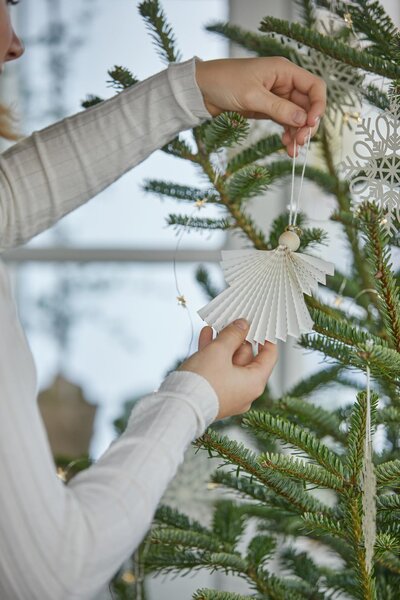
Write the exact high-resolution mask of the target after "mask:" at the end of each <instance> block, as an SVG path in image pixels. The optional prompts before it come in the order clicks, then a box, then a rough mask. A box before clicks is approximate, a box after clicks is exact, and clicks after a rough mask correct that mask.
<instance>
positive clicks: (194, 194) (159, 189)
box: [142, 179, 219, 204]
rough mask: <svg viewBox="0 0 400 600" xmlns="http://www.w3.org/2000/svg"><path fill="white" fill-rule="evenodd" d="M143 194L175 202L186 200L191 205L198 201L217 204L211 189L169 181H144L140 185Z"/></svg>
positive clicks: (216, 198)
mask: <svg viewBox="0 0 400 600" xmlns="http://www.w3.org/2000/svg"><path fill="white" fill-rule="evenodd" d="M142 189H143V191H144V192H150V193H152V194H157V195H159V196H168V197H169V198H174V199H176V200H187V201H189V202H191V203H193V204H194V203H195V202H197V201H198V200H205V201H206V202H210V203H215V202H218V200H219V198H218V195H217V194H216V193H215V190H214V189H212V188H208V189H203V190H202V189H201V188H195V187H190V186H187V185H180V184H179V183H174V182H170V181H161V180H159V179H146V180H145V182H144V184H143V185H142Z"/></svg>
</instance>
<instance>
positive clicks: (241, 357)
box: [177, 319, 278, 420]
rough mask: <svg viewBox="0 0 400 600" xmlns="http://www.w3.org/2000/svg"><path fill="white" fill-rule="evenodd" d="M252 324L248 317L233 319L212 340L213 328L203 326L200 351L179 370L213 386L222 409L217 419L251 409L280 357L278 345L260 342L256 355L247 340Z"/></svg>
mask: <svg viewBox="0 0 400 600" xmlns="http://www.w3.org/2000/svg"><path fill="white" fill-rule="evenodd" d="M248 329H249V325H248V323H247V321H246V320H245V319H238V320H237V321H234V322H233V323H231V324H230V325H228V326H227V327H225V329H223V330H222V331H221V332H220V333H219V335H218V336H217V337H216V339H215V340H213V330H212V328H211V327H208V326H207V327H203V329H202V330H201V332H200V337H199V350H198V352H196V353H195V354H193V355H192V356H191V357H190V358H188V359H187V360H186V361H185V362H184V363H182V364H181V365H180V367H179V368H178V369H177V370H178V371H193V372H194V373H197V374H198V375H202V376H203V377H204V378H205V379H207V381H208V382H209V383H210V384H211V386H212V387H213V388H214V390H215V392H216V394H217V396H218V400H219V411H218V415H217V417H216V420H218V419H223V418H225V417H230V416H233V415H238V414H241V413H244V412H246V411H248V410H249V409H250V407H251V404H252V402H253V401H254V400H256V398H258V397H259V396H260V395H261V394H262V393H263V391H264V389H265V385H266V383H267V381H268V379H269V376H270V375H271V372H272V369H273V368H274V366H275V364H276V361H277V359H278V353H277V348H276V345H275V344H271V343H270V342H266V343H265V344H264V345H263V346H262V345H261V344H259V345H258V354H257V356H255V357H254V356H253V350H252V347H251V344H250V343H249V342H246V341H245V339H246V335H247V331H248Z"/></svg>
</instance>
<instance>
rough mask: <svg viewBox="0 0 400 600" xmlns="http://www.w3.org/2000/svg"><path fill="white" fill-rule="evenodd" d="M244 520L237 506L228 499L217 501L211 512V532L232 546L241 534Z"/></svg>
mask: <svg viewBox="0 0 400 600" xmlns="http://www.w3.org/2000/svg"><path fill="white" fill-rule="evenodd" d="M244 526H245V522H244V518H243V514H242V512H241V511H240V509H239V507H238V506H236V504H234V503H233V502H230V501H219V502H218V503H217V506H216V508H215V510H214V514H213V526H212V528H213V533H214V535H215V536H216V537H217V538H219V539H220V540H223V541H224V542H225V543H226V544H228V545H231V546H232V548H234V546H235V545H236V544H237V543H238V541H239V539H240V537H241V535H242V534H243V530H244Z"/></svg>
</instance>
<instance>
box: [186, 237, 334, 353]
mask: <svg viewBox="0 0 400 600" xmlns="http://www.w3.org/2000/svg"><path fill="white" fill-rule="evenodd" d="M221 266H222V269H223V272H224V275H225V279H226V282H227V283H228V284H229V287H228V288H227V289H226V290H224V291H223V292H222V293H221V294H219V295H218V296H216V297H215V298H214V299H213V300H211V302H209V303H208V304H206V305H205V306H203V308H201V309H200V310H199V311H198V314H199V315H200V317H201V318H202V319H203V320H204V321H205V322H206V323H207V324H208V325H211V326H212V327H214V329H216V331H220V330H221V329H223V328H224V327H226V325H228V324H229V323H231V322H232V321H234V320H235V319H238V318H240V317H242V318H245V319H247V321H248V322H249V323H250V329H249V332H248V334H247V337H246V340H248V341H249V342H252V343H253V342H258V343H260V344H263V343H264V342H265V341H266V340H268V341H269V342H273V343H276V341H277V339H279V340H283V341H286V339H287V336H288V335H290V336H292V337H294V338H298V337H299V335H300V334H302V333H309V332H310V331H312V326H313V320H312V319H311V316H310V313H309V312H308V309H307V306H306V303H305V301H304V296H303V294H308V295H311V293H312V292H313V291H315V290H316V289H317V288H318V283H323V284H325V283H326V280H325V277H326V275H333V273H334V265H333V263H330V262H327V261H325V260H322V259H321V258H315V257H314V256H310V255H308V254H299V253H297V252H292V251H291V250H289V249H288V248H287V247H286V246H278V248H276V249H275V250H225V251H222V262H221Z"/></svg>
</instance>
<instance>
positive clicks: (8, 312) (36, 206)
mask: <svg viewBox="0 0 400 600" xmlns="http://www.w3.org/2000/svg"><path fill="white" fill-rule="evenodd" d="M14 3H15V2H7V0H0V67H2V66H3V64H4V63H5V62H7V61H10V60H14V59H17V58H19V57H20V56H21V55H22V53H23V48H22V45H21V42H20V40H19V39H18V37H17V36H16V34H15V32H14V30H13V28H12V25H11V22H10V15H9V11H8V6H7V5H9V4H14ZM222 110H236V111H238V112H240V113H242V114H244V115H245V116H249V117H254V118H270V119H273V120H275V121H276V122H278V123H280V124H282V125H284V127H285V131H284V134H283V142H284V144H285V145H286V147H287V151H288V153H289V155H290V156H293V146H294V139H296V141H297V143H298V144H299V145H301V144H303V143H304V141H305V138H306V135H307V134H308V131H309V128H310V127H311V128H312V133H313V134H314V133H315V131H316V129H317V127H318V118H319V117H321V116H322V115H323V113H324V110H325V86H324V84H323V82H322V81H321V80H320V79H318V78H317V77H315V76H313V75H311V74H310V73H308V72H307V71H304V70H303V69H300V68H299V67H297V66H295V65H293V64H291V63H290V62H289V61H287V60H284V59H281V58H265V59H264V58H259V59H236V60H216V61H207V62H202V61H199V60H196V59H191V60H188V61H186V62H184V63H181V64H173V65H170V66H169V67H168V69H166V70H164V71H162V72H161V73H158V74H157V75H154V76H153V77H150V78H149V79H147V80H146V81H143V82H142V83H139V84H137V85H135V86H134V87H132V88H131V89H129V90H126V91H124V92H122V93H121V94H119V95H118V96H116V97H114V98H112V99H110V100H107V101H105V102H103V103H102V104H100V105H98V106H95V107H93V108H91V109H89V110H87V111H84V112H81V113H78V114H77V115H74V116H72V117H69V118H67V119H64V120H62V121H60V122H59V123H57V124H55V125H53V126H51V127H48V128H46V129H44V130H42V131H40V132H35V133H33V135H31V136H30V137H27V138H25V139H23V140H22V141H20V142H19V143H17V144H15V145H14V146H12V147H11V148H10V149H9V150H7V151H6V152H5V153H4V154H3V155H1V157H0V247H1V249H4V248H9V247H12V246H15V245H19V244H22V243H25V242H26V241H27V240H29V239H31V238H32V237H33V236H35V235H36V234H38V233H39V232H41V231H43V230H44V229H46V228H48V227H50V226H51V225H52V224H54V223H55V222H56V221H57V220H58V219H60V218H61V217H62V216H63V215H65V214H67V213H69V212H70V211H72V210H74V209H75V208H76V207H77V206H79V205H81V204H83V203H84V202H86V201H87V200H89V199H90V198H92V197H93V196H95V195H96V194H97V193H98V192H100V191H101V190H102V189H104V188H105V187H107V186H108V185H110V184H111V183H112V182H113V181H115V180H116V179H118V178H119V177H120V176H121V175H122V174H123V173H125V172H126V171H128V170H129V169H131V168H132V167H133V166H135V165H136V164H138V163H139V162H140V161H142V160H143V159H144V158H146V157H147V156H148V155H149V154H150V153H151V152H152V151H153V150H155V149H157V148H159V147H161V146H162V145H164V144H165V143H166V142H167V141H169V140H170V139H172V138H173V137H174V136H175V135H176V134H177V133H178V132H179V131H181V130H185V129H188V128H190V127H193V126H195V125H198V124H199V123H201V122H203V121H204V120H206V119H209V118H210V117H211V116H215V115H217V114H219V113H220V112H221V111H222ZM3 116H4V113H3ZM0 127H1V128H2V129H1V132H0V133H1V134H2V135H3V136H6V137H8V138H10V137H12V136H11V134H10V131H9V130H7V126H6V122H5V120H4V118H3V120H2V121H1V125H0ZM247 329H248V324H247V322H246V321H244V320H243V319H239V320H238V321H237V322H235V323H232V324H230V325H229V326H228V327H226V329H224V330H223V331H222V332H221V333H220V334H219V335H218V337H217V338H216V339H215V340H213V334H212V329H211V328H210V327H204V328H203V329H202V331H201V333H200V337H199V350H198V352H196V353H195V354H194V355H193V356H191V357H190V358H189V359H188V360H187V361H186V362H184V363H183V364H182V365H181V366H180V367H179V369H177V370H176V371H174V372H173V373H171V374H170V375H169V376H168V377H167V378H166V379H165V381H164V382H163V383H162V385H161V387H160V388H159V390H158V391H157V392H155V393H153V394H150V395H149V396H147V397H146V398H143V399H142V400H141V401H140V402H139V403H138V404H137V405H136V407H135V409H134V410H133V411H132V414H131V416H130V419H129V423H128V426H127V429H126V431H125V432H124V433H123V435H121V436H120V438H119V439H117V440H115V441H114V442H113V443H112V444H111V445H110V447H109V448H108V450H107V451H106V452H105V453H104V454H103V456H102V457H101V458H100V459H99V460H98V461H97V462H96V463H95V464H94V465H92V466H91V467H90V468H89V469H87V470H86V471H84V472H81V473H79V474H78V475H77V476H75V477H74V478H73V479H72V480H71V481H70V482H69V483H68V484H67V485H65V484H64V483H62V482H61V481H60V479H59V478H58V477H57V476H56V473H55V468H54V462H53V459H52V455H51V451H50V447H49V443H48V439H47V436H46V431H45V429H44V426H43V422H42V420H41V418H40V415H39V411H38V407H37V401H36V394H37V381H36V371H35V366H34V362H33V358H32V355H31V352H30V350H29V347H28V344H27V341H26V338H25V334H24V333H23V331H22V328H21V325H20V323H19V321H18V316H17V314H16V307H15V303H14V300H13V298H12V295H11V291H10V283H9V279H8V276H7V273H6V270H5V267H4V265H3V264H2V263H0V332H1V333H0V481H1V485H0V598H1V599H2V600H47V599H48V600H67V599H68V600H72V599H74V600H78V599H79V600H84V599H90V598H93V597H95V596H96V594H97V593H98V591H99V590H100V589H101V588H102V587H103V586H104V584H105V583H107V581H109V579H110V578H111V577H112V576H113V575H114V574H115V572H116V571H117V570H118V568H119V567H120V566H121V564H122V563H123V561H124V560H125V559H126V558H128V556H129V555H130V554H131V553H132V552H133V551H134V549H135V548H136V547H137V546H138V544H139V543H140V541H141V540H142V538H143V536H144V535H145V533H146V531H147V529H148V527H149V525H150V523H151V520H152V517H153V514H154V510H155V508H156V506H157V504H158V501H159V499H160V498H161V496H162V494H163V492H164V490H165V487H166V486H167V484H168V482H169V481H170V480H171V478H172V477H173V475H174V474H175V472H176V469H177V467H178V465H179V464H180V463H181V461H182V459H183V454H184V451H185V449H186V448H187V446H188V444H189V443H190V442H191V441H192V440H193V439H194V438H195V437H197V436H199V435H201V434H202V432H203V431H204V429H205V428H206V427H207V426H208V425H209V424H210V423H212V422H213V421H214V420H216V419H221V418H224V417H227V416H230V415H235V414H240V413H243V412H245V411H246V410H248V409H249V407H250V406H251V403H252V402H253V400H254V399H255V398H256V397H257V396H258V395H259V394H260V393H261V392H262V391H263V389H264V387H265V384H266V382H267V380H268V378H269V376H270V373H271V371H272V369H273V367H274V364H275V362H276V359H277V353H276V348H275V346H274V345H273V344H270V343H266V344H265V345H264V346H259V351H258V354H257V356H255V357H253V353H252V349H251V346H250V344H249V343H248V342H246V343H243V342H244V340H245V337H246V333H247Z"/></svg>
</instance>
